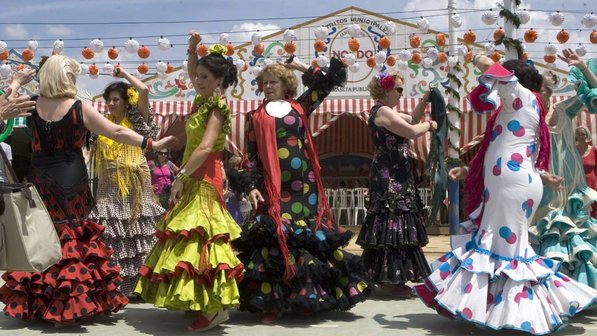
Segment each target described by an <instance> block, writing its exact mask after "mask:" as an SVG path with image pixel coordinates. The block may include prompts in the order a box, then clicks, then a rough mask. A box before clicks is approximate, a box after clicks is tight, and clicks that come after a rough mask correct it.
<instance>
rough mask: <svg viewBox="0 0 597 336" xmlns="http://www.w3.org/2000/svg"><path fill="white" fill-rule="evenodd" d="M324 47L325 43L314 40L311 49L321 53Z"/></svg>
mask: <svg viewBox="0 0 597 336" xmlns="http://www.w3.org/2000/svg"><path fill="white" fill-rule="evenodd" d="M326 47H327V45H326V44H325V41H323V40H315V43H314V44H313V48H314V49H315V51H317V52H323V51H324V50H325V48H326Z"/></svg>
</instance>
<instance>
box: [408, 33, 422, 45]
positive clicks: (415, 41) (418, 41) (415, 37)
mask: <svg viewBox="0 0 597 336" xmlns="http://www.w3.org/2000/svg"><path fill="white" fill-rule="evenodd" d="M408 42H409V43H410V47H411V48H418V47H419V46H420V45H421V38H420V37H419V36H418V35H417V34H411V35H410V37H409V38H408Z"/></svg>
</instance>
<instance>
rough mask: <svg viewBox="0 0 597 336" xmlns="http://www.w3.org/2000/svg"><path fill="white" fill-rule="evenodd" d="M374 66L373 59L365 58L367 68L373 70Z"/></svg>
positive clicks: (371, 57) (370, 57)
mask: <svg viewBox="0 0 597 336" xmlns="http://www.w3.org/2000/svg"><path fill="white" fill-rule="evenodd" d="M375 64H376V63H375V57H373V56H369V58H367V66H368V67H370V68H373V67H374V66H375Z"/></svg>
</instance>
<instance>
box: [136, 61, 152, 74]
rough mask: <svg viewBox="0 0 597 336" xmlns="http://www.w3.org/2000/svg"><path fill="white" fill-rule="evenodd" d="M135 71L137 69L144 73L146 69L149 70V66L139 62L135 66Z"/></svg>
mask: <svg viewBox="0 0 597 336" xmlns="http://www.w3.org/2000/svg"><path fill="white" fill-rule="evenodd" d="M137 71H139V73H140V74H142V75H145V74H146V73H147V71H149V67H148V66H147V64H145V63H141V64H139V66H138V67H137Z"/></svg>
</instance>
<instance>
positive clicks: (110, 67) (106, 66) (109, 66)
mask: <svg viewBox="0 0 597 336" xmlns="http://www.w3.org/2000/svg"><path fill="white" fill-rule="evenodd" d="M102 72H103V73H106V74H112V72H114V66H113V65H112V64H110V63H106V64H104V66H103V67H102Z"/></svg>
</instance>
